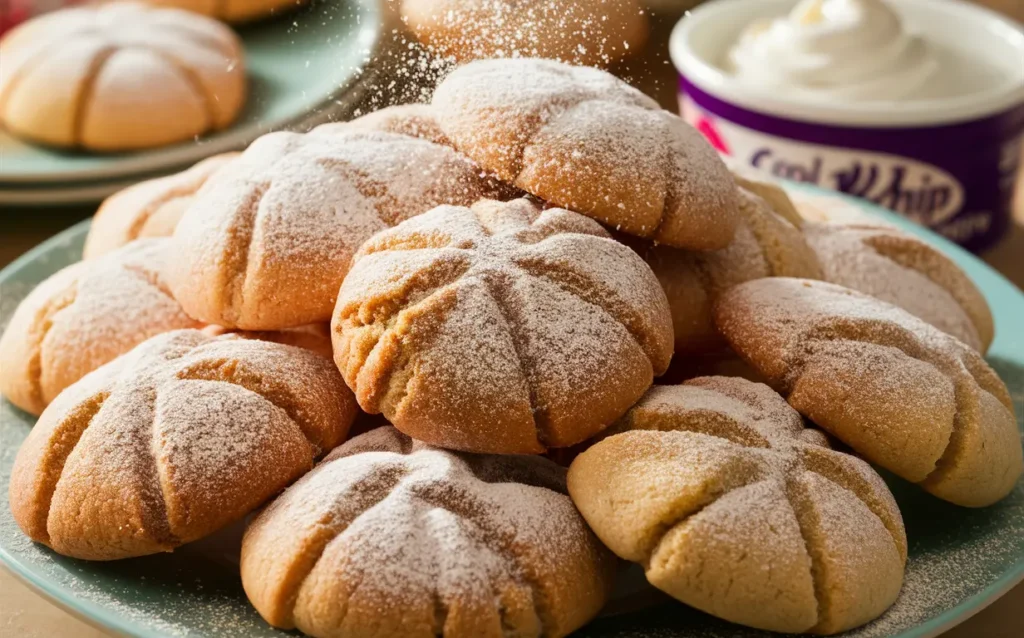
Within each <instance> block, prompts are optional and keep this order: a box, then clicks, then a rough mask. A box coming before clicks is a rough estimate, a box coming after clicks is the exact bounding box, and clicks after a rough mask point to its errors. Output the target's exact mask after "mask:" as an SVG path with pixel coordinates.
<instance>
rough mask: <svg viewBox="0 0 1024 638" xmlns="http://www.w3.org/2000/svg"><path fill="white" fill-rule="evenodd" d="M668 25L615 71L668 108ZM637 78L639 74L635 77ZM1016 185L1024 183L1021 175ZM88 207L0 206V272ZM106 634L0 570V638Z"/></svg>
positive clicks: (958, 637) (1022, 242)
mask: <svg viewBox="0 0 1024 638" xmlns="http://www.w3.org/2000/svg"><path fill="white" fill-rule="evenodd" d="M986 1H987V2H988V4H990V5H993V6H995V7H996V8H999V9H1003V10H1006V11H1008V12H1010V13H1013V12H1016V14H1017V16H1018V19H1019V18H1020V17H1021V16H1024V0H986ZM667 29H668V26H662V27H659V28H658V29H656V31H655V34H654V35H655V37H654V38H652V42H653V43H654V45H655V46H654V47H653V48H652V49H651V50H650V51H649V52H647V53H646V54H645V56H644V58H645V59H644V60H643V61H642V62H641V65H642V66H643V67H645V68H646V69H656V70H657V71H656V72H655V73H652V74H647V73H646V71H644V72H639V71H637V70H636V68H630V67H625V68H623V69H621V72H622V73H624V74H626V75H634V76H635V79H636V81H637V84H638V85H640V86H641V87H642V88H644V89H645V90H647V91H648V92H650V93H651V94H653V95H655V96H656V97H657V98H658V99H659V100H660V101H661V102H662V103H663V104H665V105H666V106H667V107H669V108H674V101H675V77H674V74H673V73H672V71H671V66H669V65H666V63H665V52H664V47H663V46H662V48H660V49H659V48H658V46H659V42H662V43H663V42H664V41H665V36H666V34H667ZM641 73H643V75H641ZM1019 183H1020V184H1024V171H1022V179H1021V180H1020V181H1019ZM93 210H94V207H91V206H85V207H76V208H61V209H18V210H9V209H6V208H3V207H0V267H3V266H5V265H7V264H8V263H10V262H11V261H12V260H13V259H15V258H16V257H17V256H18V255H20V254H22V253H24V252H25V251H26V250H28V249H29V248H31V247H33V246H35V245H36V244H38V243H39V242H41V241H43V240H44V239H46V238H47V237H50V236H51V235H53V234H55V233H57V232H59V231H61V230H63V229H65V228H67V227H68V226H71V225H72V224H75V223H77V222H79V221H81V220H83V219H86V218H87V217H88V216H89V215H91V214H92V212H93ZM1014 221H1015V223H1014V225H1013V227H1012V229H1011V231H1010V233H1009V234H1008V236H1007V237H1006V238H1005V239H1004V240H1003V242H1002V243H1000V244H999V245H998V246H996V247H995V248H994V249H992V250H990V251H989V252H987V253H985V254H984V255H982V258H983V259H984V260H985V261H986V262H988V264H989V265H991V266H992V267H993V268H995V269H996V270H998V271H999V272H1001V273H1002V274H1003V275H1005V276H1006V277H1007V278H1008V279H1009V280H1010V281H1012V282H1013V283H1014V284H1016V285H1017V287H1018V288H1022V289H1024V188H1018V197H1017V199H1016V202H1015V220H1014ZM1022 609H1024V584H1020V585H1018V586H1017V587H1015V588H1014V589H1013V590H1012V591H1010V592H1009V593H1007V594H1006V595H1005V596H1004V597H1002V598H1001V599H999V600H998V601H996V602H995V603H993V604H992V605H991V606H989V607H988V608H986V609H984V610H982V611H981V612H980V613H978V614H977V615H976V616H974V617H973V618H971V619H969V620H967V621H966V622H964V623H963V624H961V625H960V626H958V627H956V628H954V629H953V630H951V631H949V632H947V633H945V634H943V638H978V637H984V638H1019V637H1020V636H1021V635H1024V629H1022V628H1024V612H1022ZM107 635H108V634H106V633H105V632H103V631H101V630H98V629H95V628H93V627H91V626H90V625H87V624H86V623H84V622H82V621H81V620H78V619H77V618H75V617H73V616H71V615H70V614H68V613H67V612H65V611H63V610H61V609H60V608H58V607H56V606H54V605H53V604H52V603H50V602H49V601H47V600H46V599H44V598H43V597H41V596H39V595H38V594H37V593H35V592H34V591H33V590H31V589H29V588H28V587H27V586H26V585H24V584H23V583H21V582H20V581H18V580H17V579H16V578H15V577H14V576H13V575H12V574H10V572H7V571H6V570H3V569H0V638H8V637H10V638H15V637H17V638H51V637H54V636H61V637H74V638H103V637H106V636H107Z"/></svg>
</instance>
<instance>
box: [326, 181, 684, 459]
mask: <svg viewBox="0 0 1024 638" xmlns="http://www.w3.org/2000/svg"><path fill="white" fill-rule="evenodd" d="M331 326H332V330H333V340H334V351H335V361H336V362H337V364H338V368H339V369H340V370H341V371H342V374H343V376H344V377H345V381H346V382H347V383H348V384H349V387H351V388H352V389H353V390H354V391H355V393H356V398H357V399H358V400H359V404H360V406H362V408H363V409H364V410H365V411H366V412H369V413H378V412H382V413H383V414H384V416H386V417H387V418H388V420H389V421H390V422H391V423H393V424H394V425H395V427H397V428H398V429H399V430H401V431H402V432H404V433H405V434H408V435H409V436H412V437H414V438H416V439H419V440H421V441H424V442H427V443H430V444H432V445H438V446H440V447H447V448H451V449H457V450H465V451H472V452H488V453H502V454H515V453H537V452H542V451H544V450H545V449H546V448H549V447H566V446H569V445H573V444H575V443H579V442H580V441H583V440H584V439H587V438H589V437H590V436H592V435H594V434H596V433H597V432H599V431H600V430H602V429H603V428H605V427H606V426H607V425H609V424H610V423H612V422H613V421H614V420H615V419H617V418H618V417H620V416H621V415H622V413H623V412H625V411H626V410H627V409H628V408H629V406H630V405H632V404H633V402H634V401H636V400H637V399H638V398H640V396H641V395H643V393H644V392H645V391H646V390H647V388H648V387H649V386H650V384H651V381H652V379H653V377H654V376H656V375H659V374H661V373H662V372H664V371H665V368H666V367H667V366H668V362H669V359H670V358H671V356H672V325H671V317H670V316H669V312H668V304H667V303H666V300H665V293H664V292H662V290H661V287H660V286H658V281H657V279H655V277H654V275H653V274H652V273H651V271H650V269H649V268H648V267H647V266H646V265H645V264H644V263H643V260H642V259H640V258H639V257H638V256H637V255H636V254H635V253H634V252H632V251H631V250H630V249H629V248H627V247H625V246H623V245H622V244H620V243H618V242H616V241H614V240H612V239H610V238H609V237H608V235H607V233H606V232H605V231H604V230H603V229H602V228H601V226H600V225H599V224H597V223H596V222H594V221H593V220H591V219H589V218H587V217H584V216H583V215H578V214H576V213H572V212H570V211H567V210H563V209H557V208H553V209H548V210H545V211H543V212H542V211H541V210H540V207H539V206H537V205H535V204H533V203H531V202H529V201H527V200H523V199H521V200H515V201H512V202H509V203H505V204H503V203H499V202H494V201H482V202H479V203H477V204H475V205H474V206H473V207H472V208H462V207H455V206H441V207H438V208H435V209H434V210H432V211H430V212H429V213H426V214H424V215H421V216H419V217H416V218H414V219H411V220H409V221H406V222H404V223H402V224H400V225H399V226H397V227H396V228H393V229H391V230H388V231H385V232H382V233H379V234H377V235H375V236H374V237H373V238H372V239H371V240H370V241H368V242H367V243H366V244H364V245H363V247H362V248H361V249H360V250H359V253H357V254H356V256H355V258H354V260H353V265H352V270H351V271H350V272H349V274H348V276H347V277H346V278H345V282H344V284H342V287H341V291H340V292H339V294H338V305H337V309H336V310H335V314H334V319H333V321H332V324H331Z"/></svg>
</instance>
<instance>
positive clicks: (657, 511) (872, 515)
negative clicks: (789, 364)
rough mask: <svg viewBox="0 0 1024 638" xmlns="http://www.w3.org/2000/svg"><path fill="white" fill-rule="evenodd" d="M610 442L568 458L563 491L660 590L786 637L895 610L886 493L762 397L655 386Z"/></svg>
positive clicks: (762, 392) (901, 560)
mask: <svg viewBox="0 0 1024 638" xmlns="http://www.w3.org/2000/svg"><path fill="white" fill-rule="evenodd" d="M611 432H612V433H613V434H612V435H611V436H610V437H608V438H606V439H604V440H602V441H600V442H598V443H596V444H595V445H594V446H593V447H591V448H590V449H589V450H587V451H585V452H583V453H582V454H580V456H578V457H577V458H576V460H575V461H573V463H572V466H571V467H570V468H569V477H568V486H569V494H570V495H571V496H572V499H573V502H574V503H575V504H576V506H577V507H578V508H579V509H580V512H581V513H582V514H583V517H584V518H586V519H587V522H588V523H589V524H590V526H591V527H592V528H593V530H594V532H595V533H597V535H598V537H599V538H600V539H601V540H602V541H604V543H605V544H606V545H608V547H609V548H611V550H612V551H614V552H615V553H616V554H618V555H619V556H620V557H622V558H625V559H627V560H631V561H633V562H638V563H641V564H642V565H643V566H644V571H645V572H646V574H647V579H648V580H649V581H650V583H651V584H652V585H654V586H655V587H657V588H659V589H661V590H663V591H665V592H666V593H668V594H670V595H672V596H673V597H675V598H677V599H679V600H681V601H682V602H684V603H686V604H688V605H691V606H693V607H696V608H697V609H701V610H703V611H705V612H708V613H710V614H713V615H715V616H718V617H720V618H724V619H726V620H729V621H731V622H735V623H739V624H743V625H748V626H751V627H757V628H760V629H768V630H771V631H781V632H787V633H805V632H810V633H818V634H833V633H837V632H840V631H845V630H847V629H852V628H854V627H858V626H860V625H862V624H864V623H866V622H868V621H870V620H872V619H874V618H876V617H878V616H880V615H881V614H882V613H883V612H884V611H885V610H886V609H888V608H889V606H890V605H892V603H893V602H894V601H895V600H896V597H897V595H898V594H899V592H900V587H901V586H902V583H903V572H904V566H905V564H906V560H907V539H906V534H905V532H904V529H903V519H902V518H901V517H900V512H899V509H898V508H897V506H896V502H895V501H894V500H893V497H892V495H891V494H890V493H889V489H888V488H887V487H886V485H885V483H884V482H883V481H882V479H881V477H879V476H878V474H876V473H875V471H874V470H872V469H871V466H869V465H868V464H867V463H865V462H864V461H861V460H860V459H858V458H856V457H854V456H850V455H848V454H842V453H840V452H835V451H833V450H831V449H829V446H828V443H827V440H826V438H825V436H824V435H823V434H822V433H821V432H818V431H816V430H807V429H805V428H804V425H803V420H802V419H801V418H800V415H799V414H798V413H797V412H796V411H795V410H793V409H792V408H791V407H789V406H788V405H787V404H786V401H785V400H784V399H783V398H782V397H780V396H779V395H778V394H776V393H775V392H774V391H773V390H772V389H771V388H769V387H768V386H766V385H763V384H759V383H752V382H750V381H746V380H743V379H738V378H730V377H703V378H698V379H693V380H691V381H687V382H686V383H685V384H683V385H677V386H655V387H654V388H652V389H651V390H650V391H649V392H648V393H647V394H646V395H645V396H644V398H643V399H641V400H640V402H639V403H637V405H636V406H634V407H633V408H632V409H631V410H630V411H629V412H628V413H627V414H626V415H625V416H624V417H623V419H622V420H621V421H620V422H618V423H617V424H616V425H614V426H613V427H612V428H611Z"/></svg>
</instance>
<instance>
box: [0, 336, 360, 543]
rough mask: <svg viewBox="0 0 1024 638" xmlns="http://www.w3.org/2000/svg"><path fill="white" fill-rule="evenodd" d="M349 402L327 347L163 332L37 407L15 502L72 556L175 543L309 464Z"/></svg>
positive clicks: (223, 520) (333, 434) (18, 466)
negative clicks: (318, 349)
mask: <svg viewBox="0 0 1024 638" xmlns="http://www.w3.org/2000/svg"><path fill="white" fill-rule="evenodd" d="M355 414H356V407H355V402H354V401H353V399H352V395H351V393H349V391H348V390H347V389H346V388H345V387H344V384H343V383H342V381H341V379H340V378H339V376H338V371H337V370H336V369H335V368H334V366H333V365H332V363H331V361H330V360H329V359H327V358H325V357H322V356H319V355H317V354H314V353H313V352H310V351H308V350H305V349H302V348H296V347H293V346H286V345H282V344H277V343H270V342H266V341H256V340H249V339H243V338H240V337H237V336H234V335H223V336H220V337H211V336H209V335H207V334H205V333H203V332H201V331H197V330H179V331H175V332H169V333H165V334H163V335H159V336H157V337H154V338H152V339H150V340H149V341H146V342H145V343H143V344H141V345H139V346H138V347H137V348H135V349H134V350H132V351H131V352H129V353H128V354H126V355H124V356H122V357H119V358H117V359H115V360H114V361H112V362H111V363H109V364H107V365H105V366H103V367H101V368H99V369H97V370H96V371H94V372H92V373H91V374H89V375H86V376H85V377H84V378H83V379H82V380H80V381H79V382H78V383H76V384H74V385H72V386H71V387H69V388H68V389H67V390H65V391H64V392H62V393H61V394H60V396H58V397H57V399H56V400H55V401H54V402H53V403H52V404H50V406H49V407H48V408H47V409H46V411H45V412H43V415H42V416H41V417H40V418H39V422H38V423H37V424H36V426H35V427H34V428H33V429H32V431H31V432H30V433H29V435H28V437H27V438H26V439H25V442H24V443H23V444H22V446H21V449H20V450H18V456H17V458H16V459H15V462H14V468H13V470H12V474H11V484H10V503H11V511H12V513H13V514H14V518H15V520H16V521H17V522H18V525H19V526H20V527H21V529H22V530H23V531H24V532H25V533H26V534H27V535H28V536H29V537H31V538H32V540H34V541H37V542H40V543H43V544H45V545H48V546H49V547H51V548H52V549H54V550H55V551H57V552H58V553H61V554H65V555H68V556H73V557H75V558H85V559H91V560H111V559H116V558H128V557H132V556H142V555H146V554H153V553H156V552H162V551H171V550H173V549H174V548H175V547H177V546H179V545H181V544H183V543H187V542H190V541H193V540H197V539H199V538H201V537H203V536H206V535H207V534H210V533H212V532H214V531H216V530H217V529H219V528H221V527H223V526H225V525H227V524H229V523H231V522H233V521H235V520H238V519H240V518H241V517H242V516H244V515H245V514H247V513H248V512H249V511H251V510H252V509H253V508H255V507H257V506H259V505H260V504H261V503H263V501H265V500H266V499H267V498H269V497H270V496H273V495H274V494H276V493H277V492H278V491H280V490H281V489H282V488H284V487H285V486H287V485H288V484H289V483H291V482H292V481H294V480H295V479H296V478H298V477H299V476H301V475H302V474H304V473H306V472H308V471H309V470H310V469H311V468H312V467H313V461H314V460H315V459H316V458H317V457H318V456H320V454H321V453H322V452H325V451H327V450H329V449H331V448H332V447H334V446H336V445H337V444H338V443H339V442H340V441H342V440H343V439H344V437H345V435H346V433H347V432H348V428H349V425H350V424H351V423H352V420H353V419H354V418H355Z"/></svg>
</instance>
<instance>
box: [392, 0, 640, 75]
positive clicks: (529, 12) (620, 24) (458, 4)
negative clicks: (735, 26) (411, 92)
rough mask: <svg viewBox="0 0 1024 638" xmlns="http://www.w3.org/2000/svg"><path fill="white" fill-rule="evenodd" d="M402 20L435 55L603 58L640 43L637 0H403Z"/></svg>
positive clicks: (593, 61) (602, 61)
mask: <svg viewBox="0 0 1024 638" xmlns="http://www.w3.org/2000/svg"><path fill="white" fill-rule="evenodd" d="M401 5H402V7H401V14H402V21H403V22H404V23H405V24H406V26H408V27H409V28H410V29H411V30H412V32H413V34H415V36H416V38H417V39H418V40H419V41H420V42H422V43H423V44H425V45H427V47H428V48H429V49H430V51H432V52H433V53H435V54H436V55H439V56H441V57H446V58H452V59H454V60H455V61H456V62H459V63H464V62H469V61H472V60H479V59H484V58H512V57H517V58H518V57H522V58H550V59H554V60H561V61H562V62H570V63H572V64H580V65H585V66H608V65H609V64H611V63H613V62H615V61H617V60H619V59H621V58H624V57H626V56H629V55H631V54H633V53H636V52H638V51H640V50H642V48H643V46H644V44H645V43H646V42H647V16H646V15H645V14H644V11H643V9H642V8H641V7H640V5H639V4H638V3H637V2H636V0H559V1H558V2H552V1H551V0H401Z"/></svg>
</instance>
